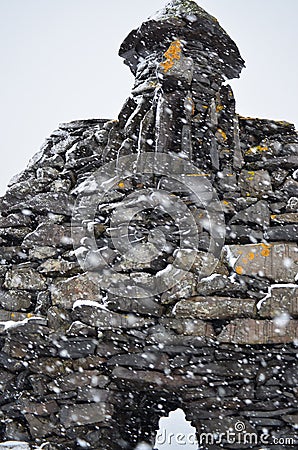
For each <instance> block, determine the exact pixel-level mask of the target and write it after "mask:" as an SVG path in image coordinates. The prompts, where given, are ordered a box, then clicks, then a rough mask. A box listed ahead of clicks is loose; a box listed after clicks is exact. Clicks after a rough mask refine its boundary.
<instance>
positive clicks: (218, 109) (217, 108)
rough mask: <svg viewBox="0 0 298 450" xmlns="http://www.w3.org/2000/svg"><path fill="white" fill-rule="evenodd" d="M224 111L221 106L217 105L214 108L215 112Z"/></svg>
mask: <svg viewBox="0 0 298 450" xmlns="http://www.w3.org/2000/svg"><path fill="white" fill-rule="evenodd" d="M223 109H224V107H223V105H217V106H216V112H220V111H222V110H223Z"/></svg>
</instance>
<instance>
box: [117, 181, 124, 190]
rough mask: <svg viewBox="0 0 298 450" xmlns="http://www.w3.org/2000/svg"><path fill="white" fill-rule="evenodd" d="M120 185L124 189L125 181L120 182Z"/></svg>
mask: <svg viewBox="0 0 298 450" xmlns="http://www.w3.org/2000/svg"><path fill="white" fill-rule="evenodd" d="M118 186H119V187H120V189H124V188H125V184H124V181H120V183H118Z"/></svg>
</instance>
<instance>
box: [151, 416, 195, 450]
mask: <svg viewBox="0 0 298 450" xmlns="http://www.w3.org/2000/svg"><path fill="white" fill-rule="evenodd" d="M180 449H183V450H197V449H198V441H197V437H196V429H195V428H194V427H193V426H192V425H191V423H190V422H188V421H187V420H186V417H185V413H184V411H183V410H182V409H176V410H175V411H172V412H170V414H169V415H168V417H162V418H161V419H160V421H159V429H158V431H157V434H156V439H155V446H154V450H180Z"/></svg>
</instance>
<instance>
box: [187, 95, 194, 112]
mask: <svg viewBox="0 0 298 450" xmlns="http://www.w3.org/2000/svg"><path fill="white" fill-rule="evenodd" d="M187 100H188V101H189V103H190V104H191V106H192V110H191V114H192V115H193V116H194V114H195V111H196V105H195V102H194V101H193V99H192V98H191V97H188V98H187Z"/></svg>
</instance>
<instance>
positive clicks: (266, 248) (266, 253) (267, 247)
mask: <svg viewBox="0 0 298 450" xmlns="http://www.w3.org/2000/svg"><path fill="white" fill-rule="evenodd" d="M261 247H262V250H261V255H262V256H264V257H267V256H270V253H271V247H272V245H266V244H261Z"/></svg>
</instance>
